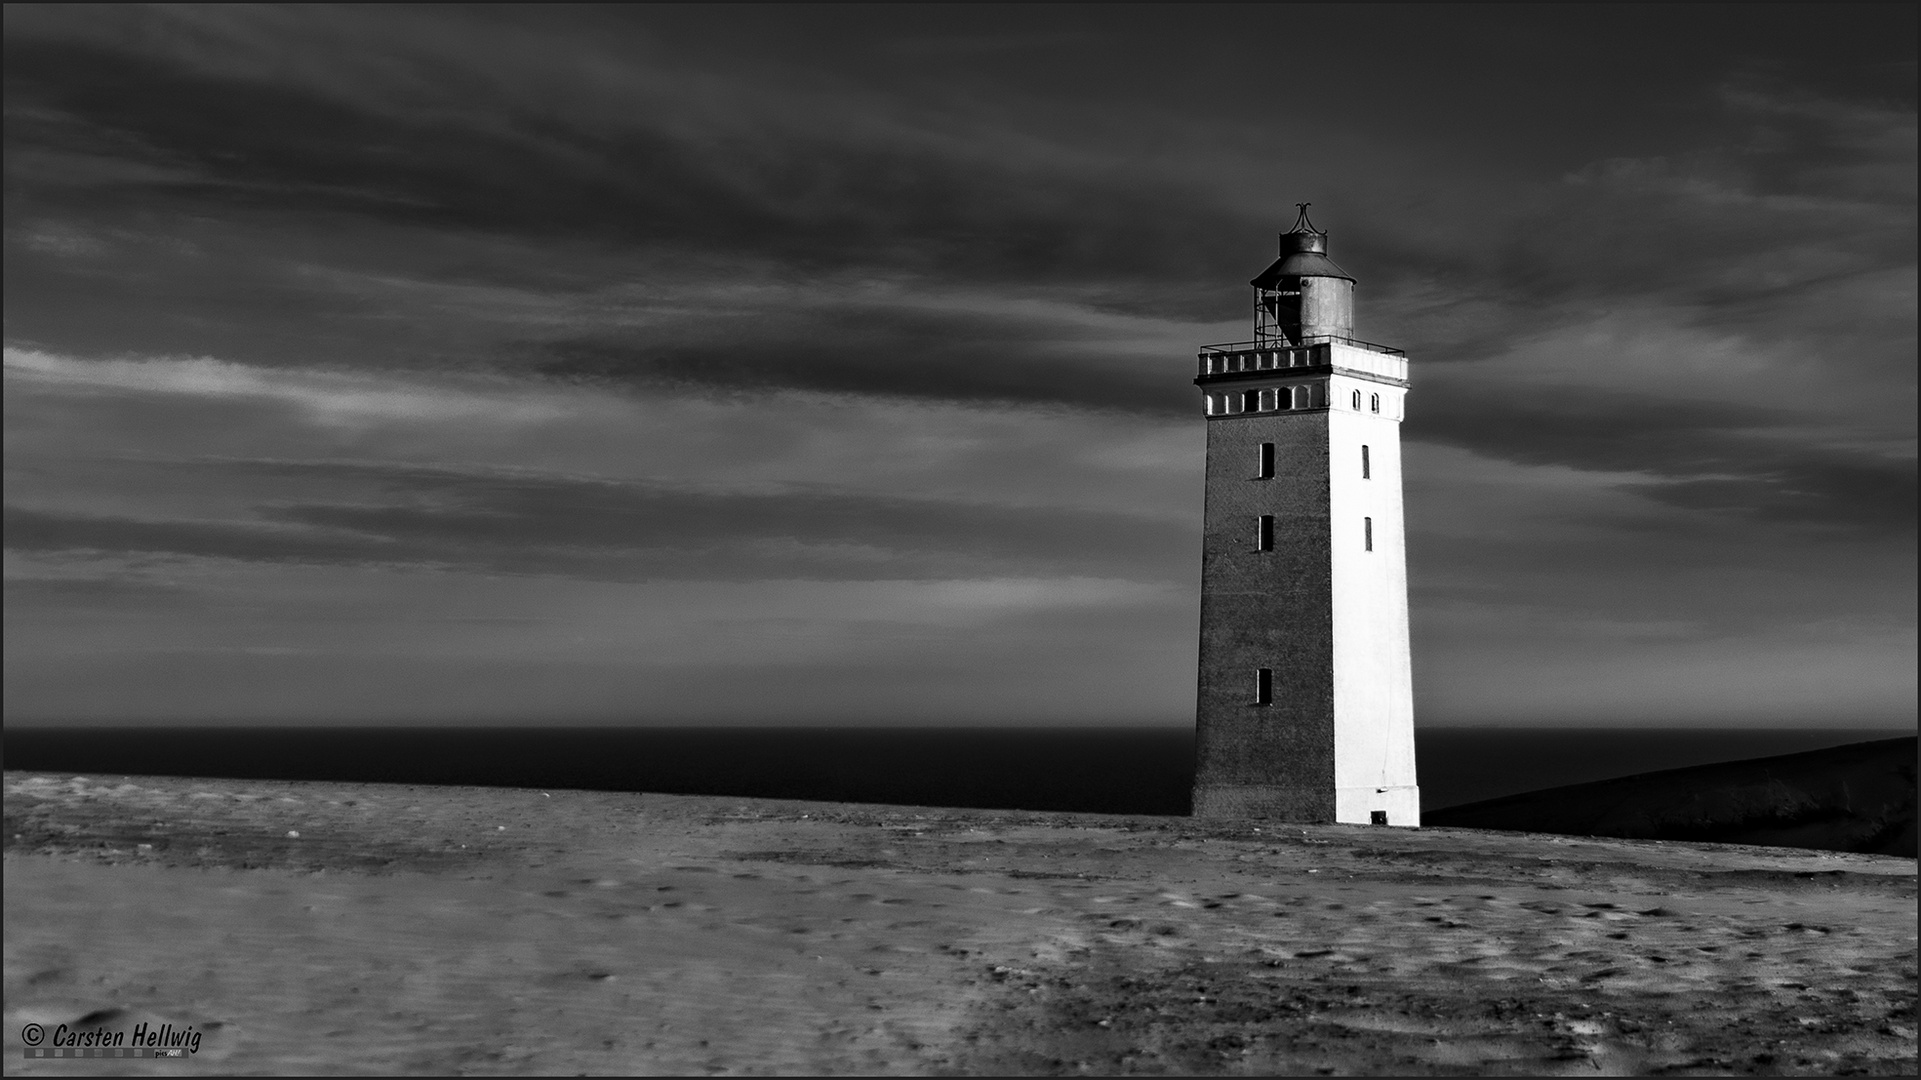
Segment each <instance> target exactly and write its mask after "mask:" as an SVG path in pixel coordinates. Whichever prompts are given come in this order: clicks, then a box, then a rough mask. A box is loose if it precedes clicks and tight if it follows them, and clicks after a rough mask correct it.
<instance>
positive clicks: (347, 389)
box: [5, 346, 563, 424]
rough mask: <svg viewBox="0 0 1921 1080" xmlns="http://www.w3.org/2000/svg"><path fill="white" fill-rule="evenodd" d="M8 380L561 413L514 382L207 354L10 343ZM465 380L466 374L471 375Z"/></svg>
mask: <svg viewBox="0 0 1921 1080" xmlns="http://www.w3.org/2000/svg"><path fill="white" fill-rule="evenodd" d="M5 358H6V372H7V375H8V376H9V377H10V378H16V379H20V380H23V381H25V382H28V383H34V384H40V385H42V386H48V387H53V388H59V389H63V390H67V391H73V390H94V391H109V392H131V393H137V394H160V395H180V396H183V397H197V398H212V399H252V400H254V401H258V402H270V403H274V404H281V405H286V406H290V407H292V408H294V409H297V410H298V411H299V412H301V413H302V414H303V415H304V416H305V418H306V419H307V420H308V421H310V422H314V423H321V424H355V423H366V422H372V421H386V422H395V421H398V422H423V421H425V422H432V421H482V420H484V421H486V422H488V423H495V424H531V423H546V422H550V421H553V420H556V419H558V418H560V416H561V415H563V414H562V413H561V412H560V411H559V410H557V409H556V407H555V406H554V405H553V403H551V402H548V401H539V400H535V401H529V400H527V399H526V398H525V397H524V396H521V395H517V394H515V393H514V391H513V388H512V387H508V386H496V387H494V388H492V389H493V392H491V393H485V392H480V391H478V390H477V389H474V388H468V389H464V390H461V389H455V388H453V387H450V386H448V385H447V384H446V383H445V382H444V381H443V382H441V383H439V384H438V385H427V384H424V383H420V382H415V383H412V384H409V382H408V381H406V380H396V379H393V378H380V377H375V376H370V375H367V374H361V373H354V372H330V371H298V372H290V371H286V370H277V371H276V370H263V369H260V368H255V367H251V366H248V365H244V364H234V363H229V362H226V361H221V360H215V359H212V358H209V357H140V358H111V359H101V360H83V359H79V358H76V357H71V356H63V355H60V354H56V353H49V352H45V351H42V350H39V349H28V348H15V347H12V346H8V347H7V348H6V351H5ZM470 381H471V380H470Z"/></svg>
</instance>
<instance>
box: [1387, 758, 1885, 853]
mask: <svg viewBox="0 0 1921 1080" xmlns="http://www.w3.org/2000/svg"><path fill="white" fill-rule="evenodd" d="M1914 799H1915V740H1914V738H1913V737H1912V736H1911V737H1909V738H1905V739H1881V740H1877V741H1875V742H1866V743H1855V744H1852V745H1849V746H1836V747H1830V748H1828V749H1825V750H1813V751H1809V752H1807V753H1801V754H1783V755H1780V756H1778V757H1765V758H1754V759H1751V760H1747V761H1730V762H1723V763H1721V764H1716V765H1698V766H1694V767H1692V768H1686V769H1668V770H1665V771H1662V772H1652V773H1643V774H1641V775H1638V776H1626V777H1621V778H1619V779H1615V780H1599V781H1595V782H1594V783H1589V784H1573V785H1570V786H1568V787H1559V788H1550V789H1548V790H1545V791H1530V792H1526V793H1524V794H1520V795H1509V796H1506V797H1504V798H1499V799H1489V800H1487V801H1485V802H1477V803H1470V804H1468V805H1465V806H1455V807H1449V808H1446V809H1442V810H1436V811H1433V812H1431V813H1429V814H1427V815H1426V817H1425V820H1426V822H1427V824H1430V825H1449V826H1456V827H1464V828H1478V829H1501V830H1509V831H1525V832H1542V833H1561V834H1564V835H1570V836H1612V837H1623V838H1634V839H1649V840H1695V841H1714V842H1719V843H1731V844H1766V845H1771V846H1776V847H1794V848H1817V849H1821V850H1827V851H1857V852H1866V853H1873V854H1881V855H1905V856H1907V857H1909V858H1914V856H1915V807H1914Z"/></svg>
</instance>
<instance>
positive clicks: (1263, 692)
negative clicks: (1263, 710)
mask: <svg viewBox="0 0 1921 1080" xmlns="http://www.w3.org/2000/svg"><path fill="white" fill-rule="evenodd" d="M1254 704H1256V705H1272V704H1274V669H1273V668H1255V669H1254Z"/></svg>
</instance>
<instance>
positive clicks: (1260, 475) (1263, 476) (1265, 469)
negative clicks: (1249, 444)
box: [1254, 442, 1274, 480]
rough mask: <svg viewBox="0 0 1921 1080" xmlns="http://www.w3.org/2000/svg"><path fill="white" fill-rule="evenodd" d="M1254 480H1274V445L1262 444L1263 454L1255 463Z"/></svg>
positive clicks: (1261, 453) (1269, 443)
mask: <svg viewBox="0 0 1921 1080" xmlns="http://www.w3.org/2000/svg"><path fill="white" fill-rule="evenodd" d="M1254 478H1255V479H1256V480H1272V479H1274V444H1273V443H1271V442H1264V443H1262V444H1261V452H1260V454H1259V455H1258V456H1257V457H1256V459H1255V461H1254Z"/></svg>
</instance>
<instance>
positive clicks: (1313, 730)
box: [1194, 203, 1421, 825]
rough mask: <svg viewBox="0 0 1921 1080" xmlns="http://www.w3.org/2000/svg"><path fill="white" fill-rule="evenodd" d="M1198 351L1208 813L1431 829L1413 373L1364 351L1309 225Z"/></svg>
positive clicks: (1344, 281)
mask: <svg viewBox="0 0 1921 1080" xmlns="http://www.w3.org/2000/svg"><path fill="white" fill-rule="evenodd" d="M1252 284H1253V285H1254V288H1255V296H1256V300H1255V314H1254V340H1253V341H1251V342H1239V343H1236V344H1232V345H1210V346H1208V347H1207V348H1205V349H1203V350H1201V354H1200V377H1199V378H1197V379H1195V380H1194V381H1195V383H1196V384H1198V385H1199V386H1200V388H1201V396H1202V401H1203V408H1204V410H1205V412H1206V415H1207V509H1206V523H1205V530H1204V539H1203V542H1202V552H1201V663H1200V693H1199V701H1198V704H1197V708H1196V715H1195V722H1196V726H1197V732H1196V734H1197V739H1196V751H1197V759H1196V768H1195V776H1194V812H1195V813H1196V814H1197V815H1202V816H1207V817H1250V818H1271V819H1275V820H1281V821H1303V822H1306V821H1341V822H1353V823H1357V824H1370V823H1372V824H1377V825H1419V824H1420V815H1421V796H1420V788H1419V787H1417V786H1416V784H1415V779H1414V695H1413V682H1412V677H1411V674H1410V671H1409V662H1408V634H1407V555H1406V543H1405V540H1404V529H1403V528H1402V522H1401V517H1402V515H1401V417H1402V416H1403V415H1404V413H1403V405H1404V403H1405V401H1406V398H1407V355H1406V354H1405V353H1403V352H1402V351H1400V350H1399V349H1390V348H1387V347H1385V346H1381V345H1371V344H1368V343H1366V342H1362V341H1357V340H1355V339H1354V336H1353V334H1354V278H1353V277H1352V276H1350V275H1349V274H1348V272H1347V271H1345V270H1343V269H1341V268H1340V267H1339V266H1338V265H1336V264H1335V263H1334V262H1333V260H1331V259H1329V258H1328V257H1327V234H1326V233H1324V232H1321V231H1320V230H1318V229H1316V228H1314V226H1313V224H1312V223H1310V222H1309V221H1308V218H1307V204H1305V203H1303V204H1301V215H1300V219H1299V221H1297V222H1296V223H1295V226H1294V228H1293V230H1292V231H1290V232H1285V233H1282V234H1281V245H1280V258H1279V259H1278V260H1276V261H1275V263H1274V265H1272V266H1270V267H1268V268H1267V269H1266V270H1265V271H1263V272H1262V273H1261V276H1259V277H1257V278H1255V279H1254V281H1253V283H1252Z"/></svg>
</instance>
